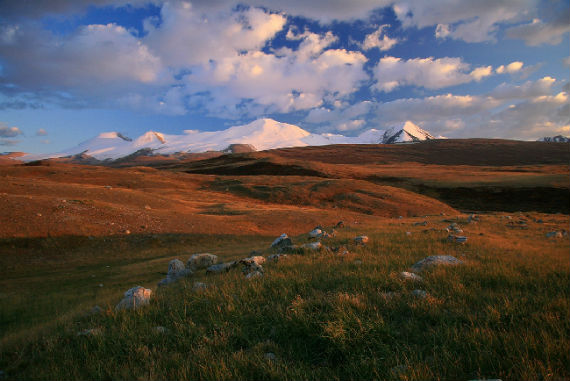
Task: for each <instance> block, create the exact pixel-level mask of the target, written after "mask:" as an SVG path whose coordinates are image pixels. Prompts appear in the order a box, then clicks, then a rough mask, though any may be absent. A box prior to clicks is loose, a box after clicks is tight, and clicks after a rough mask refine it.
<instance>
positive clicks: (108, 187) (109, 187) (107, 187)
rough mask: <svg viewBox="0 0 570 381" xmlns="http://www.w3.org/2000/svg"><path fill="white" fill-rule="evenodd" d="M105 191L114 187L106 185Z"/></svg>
mask: <svg viewBox="0 0 570 381" xmlns="http://www.w3.org/2000/svg"><path fill="white" fill-rule="evenodd" d="M105 189H113V187H112V186H110V185H105Z"/></svg>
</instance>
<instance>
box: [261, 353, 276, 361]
mask: <svg viewBox="0 0 570 381" xmlns="http://www.w3.org/2000/svg"><path fill="white" fill-rule="evenodd" d="M263 356H264V357H265V359H266V360H267V361H275V360H277V356H275V353H272V352H267V353H266V354H265V355H263Z"/></svg>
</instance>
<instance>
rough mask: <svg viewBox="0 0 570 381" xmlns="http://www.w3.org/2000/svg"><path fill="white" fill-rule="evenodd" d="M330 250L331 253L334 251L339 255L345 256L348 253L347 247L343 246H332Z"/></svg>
mask: <svg viewBox="0 0 570 381" xmlns="http://www.w3.org/2000/svg"><path fill="white" fill-rule="evenodd" d="M332 251H333V253H336V254H337V255H340V256H345V255H348V254H350V252H349V251H348V249H347V248H346V247H344V246H339V247H333V249H332Z"/></svg>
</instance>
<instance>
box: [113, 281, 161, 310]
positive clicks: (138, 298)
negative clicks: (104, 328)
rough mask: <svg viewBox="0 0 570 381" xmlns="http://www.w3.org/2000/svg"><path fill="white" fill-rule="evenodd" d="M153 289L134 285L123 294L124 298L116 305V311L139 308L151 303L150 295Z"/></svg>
mask: <svg viewBox="0 0 570 381" xmlns="http://www.w3.org/2000/svg"><path fill="white" fill-rule="evenodd" d="M151 294H152V290H150V289H148V288H144V287H141V286H136V287H133V288H131V289H129V290H127V291H126V292H125V294H124V296H123V300H121V301H120V302H119V304H117V306H116V307H115V310H116V311H120V310H129V309H137V308H140V307H142V306H144V305H147V304H149V303H150V295H151Z"/></svg>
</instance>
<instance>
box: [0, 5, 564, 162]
mask: <svg viewBox="0 0 570 381" xmlns="http://www.w3.org/2000/svg"><path fill="white" fill-rule="evenodd" d="M282 3H284V2H281V1H276V0H246V1H242V2H233V1H221V0H210V1H205V0H199V1H194V2H184V1H162V0H153V1H146V0H120V1H111V0H91V1H89V0H53V1H45V2H38V3H34V4H33V6H31V5H30V4H31V3H30V2H26V1H20V0H4V1H2V2H1V3H0V152H1V151H25V152H32V153H44V152H55V151H58V150H62V149H65V148H68V147H70V146H73V145H76V144H78V143H79V142H81V141H83V140H86V139H89V138H91V137H93V136H95V135H97V134H99V133H101V132H104V131H119V132H122V133H124V134H126V135H129V136H132V137H136V136H138V135H141V134H142V133H144V132H145V131H148V130H156V131H160V132H164V133H171V134H176V133H182V131H183V130H185V129H198V130H220V129H224V128H227V127H229V126H233V125H238V124H244V123H248V122H250V121H252V120H255V119H257V118H261V117H271V118H274V119H276V120H278V121H282V122H288V123H293V124H296V125H298V126H300V127H302V128H304V129H306V130H309V131H311V132H333V133H341V134H344V135H357V134H359V133H361V132H362V131H364V130H367V129H370V128H377V129H384V128H387V127H389V126H392V125H396V124H400V123H403V122H404V121H406V120H411V121H412V122H414V123H416V124H418V125H420V126H421V127H423V128H424V129H427V130H429V131H430V132H431V133H432V134H434V135H442V136H446V137H450V138H468V137H498V138H509V139H522V140H535V139H537V138H539V137H542V136H551V135H558V134H563V135H569V134H570V106H569V103H568V92H569V85H568V81H569V65H570V61H569V54H570V51H569V49H570V48H569V46H570V44H569V31H570V26H569V23H568V20H569V18H570V2H569V1H567V0H542V1H541V0H518V1H515V0H481V1H468V0H439V1H429V2H428V1H424V0H400V1H398V0H396V1H394V0H353V1H341V0H327V1H324V0H314V1H310V2H308V1H301V0H291V1H288V2H286V4H285V5H284V4H282Z"/></svg>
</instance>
